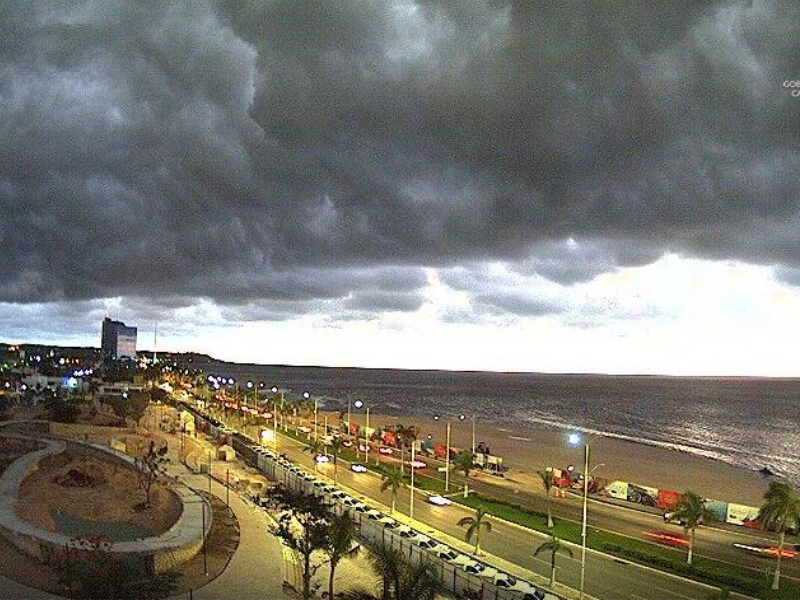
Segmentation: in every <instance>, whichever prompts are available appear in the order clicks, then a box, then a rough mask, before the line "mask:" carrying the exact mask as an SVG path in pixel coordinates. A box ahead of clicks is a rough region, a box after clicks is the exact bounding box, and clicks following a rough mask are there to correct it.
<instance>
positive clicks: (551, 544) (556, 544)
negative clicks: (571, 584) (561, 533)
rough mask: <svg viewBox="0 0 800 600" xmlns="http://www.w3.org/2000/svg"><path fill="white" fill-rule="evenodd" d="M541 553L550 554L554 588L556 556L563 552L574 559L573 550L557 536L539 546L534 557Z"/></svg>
mask: <svg viewBox="0 0 800 600" xmlns="http://www.w3.org/2000/svg"><path fill="white" fill-rule="evenodd" d="M540 552H549V553H550V587H553V586H554V585H555V583H556V554H558V553H559V552H563V553H564V554H568V555H569V557H570V558H572V548H570V547H569V546H566V545H565V544H564V542H562V541H561V540H560V539H558V538H557V537H556V536H552V538H551V539H550V540H549V541H547V542H545V543H544V544H542V545H541V546H539V547H538V548H537V549H536V552H534V553H533V555H534V556H539V553H540Z"/></svg>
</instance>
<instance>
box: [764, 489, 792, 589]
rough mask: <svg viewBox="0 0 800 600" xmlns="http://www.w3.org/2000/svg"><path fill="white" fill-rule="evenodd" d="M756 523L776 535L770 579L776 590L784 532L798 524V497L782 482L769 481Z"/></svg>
mask: <svg viewBox="0 0 800 600" xmlns="http://www.w3.org/2000/svg"><path fill="white" fill-rule="evenodd" d="M758 521H759V522H760V523H761V527H762V528H763V529H772V530H774V531H776V532H777V533H778V536H779V538H778V559H777V560H778V563H777V565H776V567H775V575H774V576H773V579H772V589H773V590H777V589H778V587H779V586H780V579H781V554H783V544H784V541H785V538H786V530H787V529H790V528H793V527H797V526H798V524H800V496H798V495H797V492H796V491H795V490H794V489H792V487H791V486H789V484H788V483H784V482H782V481H770V482H769V487H768V488H767V491H766V492H765V493H764V504H763V505H762V506H761V510H759V511H758Z"/></svg>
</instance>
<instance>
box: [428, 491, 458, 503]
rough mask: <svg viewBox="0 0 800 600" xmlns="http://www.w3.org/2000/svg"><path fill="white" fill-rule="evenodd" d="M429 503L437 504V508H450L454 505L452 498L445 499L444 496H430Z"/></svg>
mask: <svg viewBox="0 0 800 600" xmlns="http://www.w3.org/2000/svg"><path fill="white" fill-rule="evenodd" d="M428 502H430V503H431V504H435V505H436V506H450V505H451V504H452V503H453V502H452V501H451V500H450V498H445V497H444V496H440V495H439V494H434V495H433V496H428Z"/></svg>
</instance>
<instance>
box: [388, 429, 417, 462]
mask: <svg viewBox="0 0 800 600" xmlns="http://www.w3.org/2000/svg"><path fill="white" fill-rule="evenodd" d="M394 435H395V439H396V440H397V441H398V442H400V472H401V473H402V472H403V464H404V462H405V460H406V458H405V457H406V445H407V444H413V443H414V440H416V439H417V429H416V427H414V426H413V425H410V426H408V427H406V426H405V425H397V427H395V428H394Z"/></svg>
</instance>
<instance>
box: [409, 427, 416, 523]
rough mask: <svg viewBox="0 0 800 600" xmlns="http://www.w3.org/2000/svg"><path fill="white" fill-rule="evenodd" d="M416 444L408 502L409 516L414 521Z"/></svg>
mask: <svg viewBox="0 0 800 600" xmlns="http://www.w3.org/2000/svg"><path fill="white" fill-rule="evenodd" d="M415 446H416V444H415V443H414V442H412V443H411V497H410V499H409V502H408V506H409V508H408V516H409V517H410V518H411V519H413V518H414V460H415V459H416V455H415V454H414V450H415V449H416V448H415Z"/></svg>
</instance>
